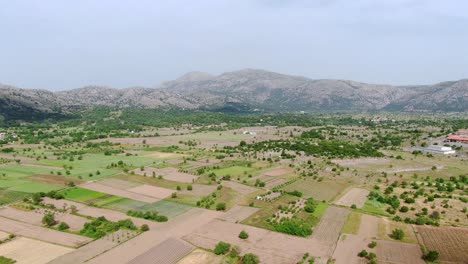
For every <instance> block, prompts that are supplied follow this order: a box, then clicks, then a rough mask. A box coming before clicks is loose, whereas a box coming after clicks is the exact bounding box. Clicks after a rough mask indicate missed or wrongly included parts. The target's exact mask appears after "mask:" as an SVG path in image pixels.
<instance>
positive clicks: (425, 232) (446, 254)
mask: <svg viewBox="0 0 468 264" xmlns="http://www.w3.org/2000/svg"><path fill="white" fill-rule="evenodd" d="M416 230H417V231H418V239H419V242H420V243H421V244H422V245H423V246H424V247H425V248H426V249H427V250H436V251H437V252H439V254H440V260H441V261H442V262H443V263H467V262H468V251H467V248H468V230H467V229H464V228H455V227H428V226H417V227H416Z"/></svg>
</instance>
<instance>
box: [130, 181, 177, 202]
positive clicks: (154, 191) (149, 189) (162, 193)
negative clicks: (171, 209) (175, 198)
mask: <svg viewBox="0 0 468 264" xmlns="http://www.w3.org/2000/svg"><path fill="white" fill-rule="evenodd" d="M128 191H129V192H132V193H137V194H141V195H145V196H149V197H153V198H156V199H158V200H159V199H164V198H166V197H169V196H170V195H171V194H172V193H173V192H174V191H173V190H170V189H166V188H162V187H157V186H151V185H147V184H143V185H140V186H137V187H133V188H131V189H128Z"/></svg>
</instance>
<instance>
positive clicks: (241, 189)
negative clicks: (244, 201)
mask: <svg viewBox="0 0 468 264" xmlns="http://www.w3.org/2000/svg"><path fill="white" fill-rule="evenodd" d="M222 185H223V186H225V187H229V188H231V189H233V190H234V191H236V192H238V193H241V194H243V195H247V194H251V193H254V192H256V191H258V190H259V189H257V188H254V187H251V186H247V185H244V184H242V183H237V182H233V181H223V182H222Z"/></svg>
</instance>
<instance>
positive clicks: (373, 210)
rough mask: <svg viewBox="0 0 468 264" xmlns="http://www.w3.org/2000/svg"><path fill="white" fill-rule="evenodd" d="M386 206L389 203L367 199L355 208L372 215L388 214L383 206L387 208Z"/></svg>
mask: <svg viewBox="0 0 468 264" xmlns="http://www.w3.org/2000/svg"><path fill="white" fill-rule="evenodd" d="M388 206H389V205H386V204H383V203H380V202H378V201H376V200H367V201H366V202H365V203H364V206H363V207H362V208H360V209H357V210H359V211H362V212H364V213H368V214H372V215H381V216H389V214H388V213H387V212H386V211H385V208H387V207H388Z"/></svg>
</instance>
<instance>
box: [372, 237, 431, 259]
mask: <svg viewBox="0 0 468 264" xmlns="http://www.w3.org/2000/svg"><path fill="white" fill-rule="evenodd" d="M375 249H376V250H375V251H376V254H377V259H378V261H379V263H388V264H390V263H402V264H424V263H425V262H424V261H423V260H422V258H421V256H422V252H421V249H420V248H419V245H417V244H408V243H402V242H395V241H384V240H379V241H377V247H376V248H375Z"/></svg>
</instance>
